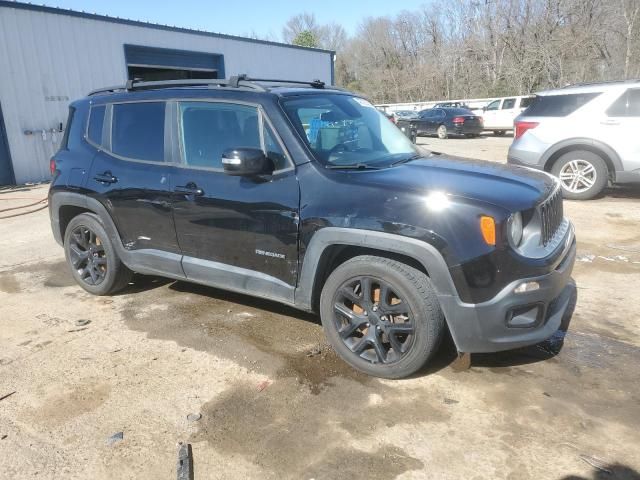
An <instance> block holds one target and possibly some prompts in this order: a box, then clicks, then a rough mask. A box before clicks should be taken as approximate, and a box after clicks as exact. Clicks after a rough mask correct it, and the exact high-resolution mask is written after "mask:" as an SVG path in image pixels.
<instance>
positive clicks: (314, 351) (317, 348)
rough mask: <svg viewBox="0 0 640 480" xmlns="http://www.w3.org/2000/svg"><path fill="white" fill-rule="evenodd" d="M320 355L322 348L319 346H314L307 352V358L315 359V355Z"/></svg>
mask: <svg viewBox="0 0 640 480" xmlns="http://www.w3.org/2000/svg"><path fill="white" fill-rule="evenodd" d="M321 353H322V347H321V346H320V345H316V346H315V347H313V348H312V349H311V350H309V351H308V352H307V357H315V356H316V355H320V354H321Z"/></svg>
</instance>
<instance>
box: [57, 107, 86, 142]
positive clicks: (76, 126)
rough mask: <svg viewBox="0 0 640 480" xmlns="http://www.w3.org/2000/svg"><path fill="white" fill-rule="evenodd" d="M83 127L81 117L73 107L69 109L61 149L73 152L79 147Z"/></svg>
mask: <svg viewBox="0 0 640 480" xmlns="http://www.w3.org/2000/svg"><path fill="white" fill-rule="evenodd" d="M83 126H84V122H83V121H82V115H81V114H80V113H79V112H78V110H77V109H76V108H75V107H69V118H68V119H67V128H66V129H65V131H64V137H63V139H62V148H64V149H67V150H75V149H76V148H77V147H79V146H80V144H81V142H82V137H83V136H84V128H83Z"/></svg>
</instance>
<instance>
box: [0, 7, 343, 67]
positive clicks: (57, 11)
mask: <svg viewBox="0 0 640 480" xmlns="http://www.w3.org/2000/svg"><path fill="white" fill-rule="evenodd" d="M0 7H6V8H14V9H17V10H30V11H35V12H42V13H50V14H54V15H65V16H68V17H77V18H85V19H89V20H97V21H101V22H109V23H118V24H122V25H131V26H134V27H143V28H153V29H156V30H164V31H169V32H177V33H188V34H191V35H201V36H205V37H214V38H223V39H226V40H235V41H239V42H249V43H257V44H261V45H272V46H275V47H283V48H293V49H298V50H308V51H312V52H321V53H328V54H332V55H334V54H335V51H333V50H325V49H322V48H312V47H302V46H300V45H291V44H289V43H282V42H274V41H271V40H259V39H257V38H248V37H241V36H236V35H229V34H225V33H216V32H209V31H206V30H196V29H191V28H184V27H176V26H171V25H163V24H160V23H151V22H143V21H141V20H131V19H128V18H120V17H110V16H109V15H98V14H96V13H87V12H79V11H77V10H70V9H66V8H60V7H48V6H46V5H35V4H33V3H22V2H15V1H8V0H0Z"/></svg>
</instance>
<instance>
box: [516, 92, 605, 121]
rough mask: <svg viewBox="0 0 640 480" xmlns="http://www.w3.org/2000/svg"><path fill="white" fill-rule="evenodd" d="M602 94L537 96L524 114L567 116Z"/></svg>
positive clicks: (533, 115)
mask: <svg viewBox="0 0 640 480" xmlns="http://www.w3.org/2000/svg"><path fill="white" fill-rule="evenodd" d="M598 95H600V92H590V93H572V94H567V95H541V96H538V97H535V99H534V101H533V102H532V103H531V105H530V106H529V108H527V109H526V110H525V112H524V115H526V116H530V117H566V116H567V115H570V114H571V113H573V112H575V111H576V110H577V109H579V108H580V107H583V106H584V105H586V104H587V103H589V102H590V101H591V100H593V99H594V98H596V97H597V96H598Z"/></svg>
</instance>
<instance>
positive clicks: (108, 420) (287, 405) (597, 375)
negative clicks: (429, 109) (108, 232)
mask: <svg viewBox="0 0 640 480" xmlns="http://www.w3.org/2000/svg"><path fill="white" fill-rule="evenodd" d="M420 141H421V143H422V144H425V145H426V146H427V147H428V148H431V149H434V150H439V151H443V152H447V153H453V154H457V155H465V156H474V157H480V158H487V159H493V160H502V161H503V160H504V159H505V158H506V148H507V147H508V144H509V142H510V139H508V138H494V137H482V138H480V139H450V140H445V141H439V140H436V139H432V138H421V139H420ZM45 195H46V187H44V186H39V187H32V188H27V189H24V190H22V191H14V192H12V193H5V192H0V210H2V209H4V208H8V207H10V206H17V205H21V204H24V203H25V202H27V203H28V202H35V201H37V200H39V199H41V198H43V197H44V196H45ZM639 197H640V193H639V192H638V190H633V189H612V190H609V191H608V192H607V195H606V196H604V197H602V198H600V199H598V200H595V201H591V202H583V203H575V202H567V203H566V211H567V214H568V215H569V216H570V217H571V219H572V220H573V221H574V223H575V225H576V230H577V236H578V255H579V261H578V262H577V264H576V268H575V270H574V277H575V279H576V281H577V283H578V287H579V298H578V304H577V308H576V311H575V314H574V316H573V319H572V321H571V324H570V325H569V330H568V334H567V335H566V338H565V341H564V346H563V348H562V349H561V350H559V351H558V344H557V343H554V342H545V343H543V344H541V345H538V346H534V347H530V348H527V349H523V350H518V351H512V352H504V353H500V354H492V355H474V356H473V357H472V359H471V366H470V368H469V369H463V368H460V365H458V364H456V362H454V359H455V352H454V351H453V348H452V346H451V345H450V344H445V345H444V346H443V347H442V349H441V351H440V353H439V354H438V355H437V357H436V358H435V360H434V361H433V363H432V364H431V365H430V366H429V367H428V368H427V369H426V370H425V371H424V372H423V373H422V374H421V375H418V376H416V377H415V378H412V379H409V380H403V381H381V380H377V379H373V378H369V377H366V376H364V375H360V374H358V373H356V372H354V371H353V370H351V369H350V368H348V367H347V366H346V365H344V364H343V363H342V362H341V361H340V360H339V359H338V358H336V356H335V354H334V353H333V352H332V351H331V350H330V349H329V348H328V347H327V346H326V344H325V342H324V338H323V335H322V331H321V327H320V325H319V321H318V319H317V318H316V317H314V316H313V315H307V314H303V313H300V312H297V311H295V310H292V309H289V308H287V307H283V306H281V305H279V304H275V303H270V302H266V301H261V300H255V299H252V298H249V297H245V296H241V295H236V294H230V293H227V292H224V291H220V290H215V289H211V288H204V287H199V286H194V285H189V284H186V283H182V282H173V281H168V280H163V279H159V278H150V277H141V276H140V277H136V278H135V281H134V283H133V284H132V285H131V286H130V287H129V288H128V289H127V290H126V291H124V292H123V293H122V294H120V295H117V296H114V297H110V298H105V297H94V296H91V295H89V294H87V293H85V292H84V290H82V289H81V288H80V287H78V286H77V285H75V284H74V282H73V281H72V278H71V276H70V274H69V272H68V271H67V267H66V265H65V263H64V256H63V252H62V249H61V248H60V247H59V246H58V245H57V244H56V243H55V242H54V241H53V238H52V236H51V233H50V227H49V219H48V213H47V210H41V211H38V212H35V213H32V214H29V215H26V216H19V217H15V218H9V219H0V232H2V235H0V398H2V397H3V396H4V395H7V394H11V393H12V392H15V393H13V394H12V395H10V396H8V397H6V398H2V400H0V478H6V479H25V478H52V479H54V478H55V479H59V478H65V479H88V478H90V479H114V478H118V479H121V478H131V479H133V478H135V479H171V478H176V462H177V453H178V442H180V441H182V442H188V443H190V444H191V445H192V449H193V458H194V469H195V478H196V479H238V478H239V479H247V478H261V479H264V478H267V479H269V478H273V479H280V478H292V479H311V478H314V479H316V480H318V479H338V478H367V479H393V478H398V479H405V480H407V479H422V478H433V479H461V478H466V479H496V478H499V479H519V480H520V479H593V480H595V479H603V478H606V479H608V478H612V479H637V478H639V474H638V473H637V472H638V471H640V453H639V452H640V449H639V446H640V371H639V369H638V365H639V362H640V337H639V334H640V322H639V321H638V320H639V314H640V299H639V297H638V294H637V288H638V287H637V284H636V282H639V283H640V233H639V232H640V230H639V229H638V222H639V221H640V203H639V202H638V198H639ZM20 211H21V210H16V211H15V212H20ZM3 215H6V214H3V213H0V216H3ZM87 320H88V321H89V323H87V322H86V321H87ZM190 414H200V415H201V417H200V418H199V419H198V415H195V417H194V416H191V417H190V418H191V420H190V419H188V418H187V416H188V415H190ZM120 432H122V438H121V439H120V438H119V435H118V434H119V433H120ZM114 435H116V436H115V437H114ZM607 472H609V473H607Z"/></svg>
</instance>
